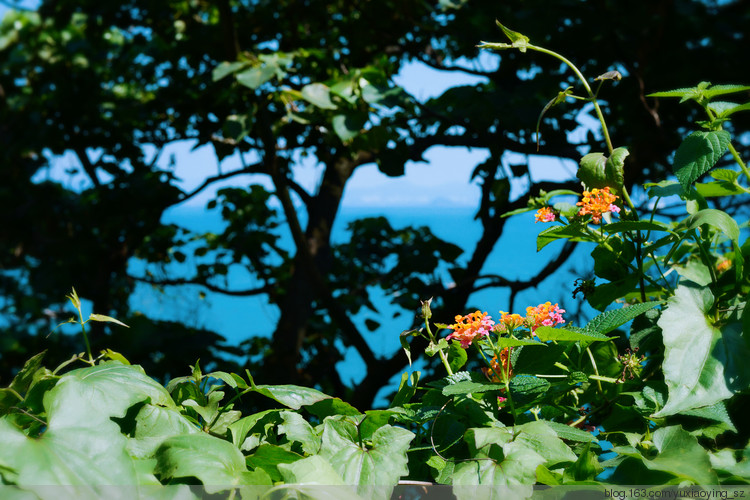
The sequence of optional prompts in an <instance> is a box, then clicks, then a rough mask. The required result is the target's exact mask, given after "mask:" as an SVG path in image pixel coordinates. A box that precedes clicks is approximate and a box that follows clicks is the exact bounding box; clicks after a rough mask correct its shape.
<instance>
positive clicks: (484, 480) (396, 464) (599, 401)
mask: <svg viewBox="0 0 750 500" xmlns="http://www.w3.org/2000/svg"><path fill="white" fill-rule="evenodd" d="M500 27H501V28H502V30H503V32H504V33H505V35H506V36H507V37H508V39H509V42H510V43H484V44H482V47H485V48H487V49H492V50H510V49H517V50H520V51H521V52H527V51H538V52H542V53H545V54H548V55H551V56H553V57H556V58H557V59H559V60H560V61H561V62H562V63H563V64H565V65H567V66H568V67H569V68H571V69H572V70H573V71H574V72H575V73H576V74H577V75H578V77H579V78H580V81H581V84H582V86H583V88H584V90H585V94H584V95H583V96H577V95H575V94H574V93H573V90H572V89H571V88H569V89H566V90H564V91H562V92H560V93H559V95H558V96H557V97H555V98H554V99H553V100H552V101H550V103H549V104H548V105H547V106H546V107H545V108H544V111H543V112H549V111H550V109H551V108H552V107H554V106H556V105H560V104H562V103H564V102H566V101H567V100H569V99H576V100H581V101H584V102H586V103H590V104H591V105H592V106H593V109H594V112H595V114H596V116H597V118H598V119H599V121H600V123H601V126H602V127H601V132H602V137H603V138H604V141H605V142H606V144H607V151H606V152H604V153H601V152H589V153H588V154H586V155H585V156H584V157H583V158H582V159H581V163H580V169H579V171H578V177H579V179H580V180H581V181H582V183H583V184H584V186H585V191H584V193H583V198H582V199H581V201H578V202H577V203H575V204H573V203H570V202H569V201H565V200H567V199H569V198H570V197H571V196H573V195H577V193H573V192H569V191H556V192H550V193H544V192H542V193H540V195H539V197H538V198H536V199H533V200H532V201H531V202H530V204H529V206H528V207H527V208H525V209H522V210H518V211H516V212H513V213H509V214H506V216H512V215H515V213H518V212H523V211H531V210H537V221H538V222H542V223H553V224H554V225H553V226H552V227H551V228H548V229H545V230H543V231H541V232H540V234H539V237H538V240H537V245H538V247H539V248H542V247H544V246H546V245H548V244H553V243H554V242H555V241H556V240H559V239H569V240H572V241H580V242H589V243H593V245H594V249H593V251H592V254H591V255H592V259H593V268H594V272H595V274H596V278H595V279H592V280H587V281H581V282H579V283H578V285H579V286H578V288H577V289H576V290H575V291H574V293H581V294H583V295H584V296H585V298H586V299H587V300H588V301H589V303H590V304H591V305H592V306H594V307H595V308H597V309H599V310H601V311H602V312H601V314H599V315H598V316H596V317H594V318H593V319H592V320H591V321H589V322H588V323H587V324H586V325H583V326H572V325H570V324H568V323H567V322H566V320H565V319H564V316H563V314H564V311H563V310H561V309H560V308H559V307H557V305H552V304H550V303H546V304H541V305H539V306H536V307H529V308H528V309H527V310H526V315H525V316H522V315H520V314H514V313H510V312H501V313H500V314H501V315H500V318H499V319H498V321H494V320H492V318H491V317H490V316H489V315H488V314H487V313H482V312H480V311H477V312H475V313H472V314H469V315H466V316H460V315H459V316H457V317H456V323H455V324H452V325H445V324H431V310H430V300H427V301H425V302H424V303H423V308H422V315H423V317H424V322H425V326H424V328H422V329H420V330H413V331H406V332H404V333H402V334H401V339H402V343H403V345H404V348H405V350H406V353H407V355H408V354H409V345H410V342H409V339H410V337H414V336H422V337H425V338H426V339H427V340H428V341H429V348H428V349H427V351H426V352H427V354H428V355H431V356H438V357H439V358H440V361H441V362H442V365H443V367H444V369H445V370H446V375H445V376H444V377H442V378H436V379H433V380H429V381H427V382H426V383H425V382H424V381H423V380H422V379H421V374H420V373H419V372H413V373H411V374H408V373H405V374H404V375H403V377H402V380H401V384H400V387H399V389H398V391H397V393H396V394H395V396H394V398H393V401H392V403H391V405H390V407H389V408H387V409H381V410H367V411H360V410H359V409H357V408H354V407H353V406H351V405H350V404H348V403H346V402H345V401H342V400H341V399H338V398H333V397H330V396H327V395H326V394H323V393H321V392H319V391H317V390H315V389H312V388H306V387H299V386H293V385H258V384H256V383H255V380H254V378H253V376H252V375H251V374H250V373H249V372H247V371H246V372H245V373H244V374H237V373H226V372H222V371H214V372H211V373H203V372H202V371H201V369H200V365H199V363H198V362H196V363H195V365H194V366H193V367H192V373H191V374H190V375H188V376H184V377H178V378H175V379H173V380H171V381H170V382H169V383H168V384H166V386H164V385H162V384H160V383H158V382H156V381H155V380H154V379H152V378H150V377H149V376H148V375H147V374H146V373H144V371H143V370H142V369H140V368H139V367H138V366H136V365H131V364H130V363H129V361H128V360H126V359H125V358H124V357H123V356H122V355H120V354H118V353H116V352H113V351H110V350H107V351H103V352H102V353H101V355H99V356H98V357H97V358H94V356H93V355H92V352H91V349H90V348H87V352H86V353H82V354H80V355H76V356H73V357H72V358H71V359H70V360H69V361H68V362H66V363H64V364H63V365H61V366H59V367H57V368H56V369H54V370H50V369H49V368H47V367H45V366H44V364H43V362H44V359H43V358H44V353H41V354H39V355H37V356H34V357H33V358H31V359H30V360H29V361H28V362H27V363H26V365H25V366H24V367H23V369H22V370H20V372H19V373H18V374H17V376H16V377H15V379H14V380H13V382H12V383H11V384H10V385H9V386H8V387H7V388H4V389H2V390H1V392H0V414H1V415H2V416H1V417H0V442H2V443H3V446H2V447H0V477H1V478H2V482H3V483H4V484H8V485H19V486H21V487H32V486H34V485H41V484H45V485H113V484H125V485H139V486H148V485H160V484H202V485H204V486H205V487H206V489H207V491H209V492H217V491H222V490H224V489H226V488H230V487H242V485H265V486H267V487H268V488H272V489H275V490H274V491H276V490H282V489H285V488H287V490H285V491H286V494H289V490H288V488H290V487H291V486H290V485H296V486H295V487H301V485H315V484H318V485H320V484H322V485H351V486H352V487H353V488H354V490H355V493H357V494H359V495H360V496H363V497H366V496H368V495H369V494H371V493H372V491H371V490H370V487H372V486H385V487H387V488H390V487H391V486H394V485H396V484H397V483H398V482H399V481H400V480H403V479H409V480H418V481H428V482H433V483H437V484H445V485H452V486H454V487H459V486H473V485H490V486H498V487H499V486H504V487H508V486H510V487H519V488H520V489H518V490H514V491H516V492H518V493H528V492H529V491H530V490H529V489H528V488H529V487H530V486H531V485H534V484H543V485H580V484H586V485H606V484H653V485H666V484H673V485H690V484H694V485H718V484H721V485H732V484H744V485H747V484H750V447H749V446H748V436H749V435H750V426H749V425H748V421H747V418H746V417H745V416H744V415H746V412H747V411H748V401H749V400H748V387H749V386H750V369H749V368H748V365H747V363H746V360H747V359H748V357H750V341H749V337H750V313H748V312H747V310H748V307H749V306H748V302H747V292H748V287H749V286H750V284H749V283H748V271H747V269H748V263H747V258H748V254H749V253H750V247H749V246H748V243H747V241H748V240H747V239H746V240H745V243H744V244H740V239H741V236H742V231H743V230H744V229H746V228H747V222H744V223H742V224H739V223H738V222H737V221H736V220H735V219H734V218H733V217H732V216H730V215H729V214H728V213H726V212H725V211H722V210H720V209H718V208H712V203H711V202H712V201H713V200H716V199H727V198H738V199H740V200H742V199H743V198H744V197H746V196H747V194H748V192H750V189H748V188H747V187H746V186H744V185H743V184H742V183H741V182H740V181H741V180H742V179H743V178H744V180H745V181H747V180H748V179H750V172H748V169H747V166H746V165H745V163H744V161H743V160H742V159H741V158H740V156H739V154H738V153H737V151H736V150H735V148H734V146H733V145H732V141H733V139H732V135H731V134H730V131H731V130H732V127H731V121H730V120H731V118H732V115H733V114H734V113H737V112H741V111H746V110H748V109H750V102H748V103H734V102H730V101H725V100H724V99H726V98H727V97H726V96H730V95H734V96H737V95H747V91H748V90H750V87H747V86H738V85H711V84H709V83H707V82H702V83H700V84H698V85H697V86H696V87H693V88H685V89H679V90H674V91H669V92H660V93H657V94H652V96H653V97H662V98H679V99H680V102H682V103H688V104H692V105H697V106H699V107H700V108H701V109H702V110H703V111H704V112H705V114H706V120H705V121H702V122H698V123H697V124H696V125H697V126H698V127H699V130H696V131H694V132H692V133H691V134H690V135H688V136H687V137H686V138H685V140H684V142H683V143H682V145H681V146H680V147H679V149H678V150H677V152H676V154H675V158H674V173H675V175H676V178H677V180H676V181H671V180H664V181H661V182H658V183H654V184H648V185H646V186H645V190H646V192H647V194H648V196H649V200H648V204H647V205H648V206H651V207H652V211H651V213H647V214H645V216H643V215H641V214H639V213H638V210H636V207H635V205H634V203H633V202H632V200H631V198H630V195H629V193H628V190H627V189H626V187H625V184H624V175H625V173H624V172H625V162H626V158H627V156H628V151H627V149H626V148H624V147H618V148H614V147H613V142H612V140H611V138H610V137H609V133H608V130H607V126H606V121H605V116H604V113H603V112H602V110H601V107H600V103H599V101H598V93H599V91H600V89H601V88H602V85H603V84H604V83H606V82H607V81H611V80H617V79H619V78H620V74H619V73H617V72H609V73H606V74H604V75H601V76H599V77H597V78H596V79H595V80H594V81H595V82H596V83H597V88H596V90H595V91H594V90H592V88H591V87H590V86H589V83H588V81H587V80H586V79H585V78H584V77H583V75H581V74H580V72H579V71H578V69H577V68H576V67H575V66H574V65H573V64H572V63H571V62H570V61H568V60H567V59H565V58H564V57H562V56H560V55H559V54H557V53H555V52H552V51H549V50H547V49H544V48H542V47H538V46H535V45H533V44H531V43H530V41H529V39H528V38H527V37H525V36H523V35H521V34H520V33H517V32H514V31H511V30H509V29H507V28H505V27H504V26H502V25H501V26H500ZM538 134H539V131H538V130H537V135H538ZM737 134H738V132H737V131H735V137H736V136H737ZM540 142H541V141H540ZM727 151H728V152H729V153H730V154H731V155H732V156H733V158H734V159H735V160H736V162H737V166H738V170H731V169H713V167H714V165H715V164H716V163H717V161H718V160H719V159H720V158H721V157H722V156H724V155H725V153H726V152H727ZM705 174H709V175H710V177H711V178H712V179H713V180H709V181H701V179H702V178H703V177H704V175H705ZM666 197H671V198H673V199H676V198H679V199H680V200H682V202H684V205H685V214H684V217H683V218H681V219H680V218H677V219H678V220H671V221H670V220H662V219H663V218H662V217H657V210H658V207H659V201H660V200H661V199H662V198H666ZM553 199H557V200H563V201H558V202H556V203H553ZM615 218H617V219H618V220H616V221H615ZM597 279H599V280H604V282H601V281H600V282H599V283H597V281H596V280H597ZM69 298H70V300H71V302H72V303H73V305H74V306H75V308H76V309H77V311H78V319H76V320H74V321H75V322H77V323H79V324H80V325H81V328H82V335H83V336H84V339H86V345H87V346H88V340H87V338H86V335H87V331H86V325H87V323H88V322H89V321H99V322H115V323H119V322H118V321H117V320H114V319H113V318H110V317H107V316H102V315H97V314H93V315H91V317H90V318H89V319H88V320H84V318H83V316H82V313H81V304H80V300H79V298H78V296H77V294H76V293H75V291H73V293H72V294H71V295H70V297H69ZM623 304H624V305H623ZM72 321H73V320H72ZM622 327H626V330H627V331H626V330H625V329H622ZM436 328H437V330H435V329H436ZM443 330H450V331H451V332H450V334H449V335H447V336H443V335H438V333H439V332H440V331H443ZM80 362H83V363H85V364H86V365H88V366H86V367H83V368H76V369H73V370H70V371H66V370H67V369H68V367H69V366H71V365H72V364H73V363H80ZM477 362H478V363H480V364H482V366H483V370H481V371H479V370H469V369H467V367H472V366H475V365H476V364H477ZM256 376H258V378H261V375H258V374H256ZM253 393H254V394H257V395H259V396H262V397H265V398H268V400H269V402H272V403H273V407H272V408H270V409H268V410H265V411H261V412H259V413H253V414H250V415H243V414H242V413H241V412H240V411H238V410H237V409H236V407H237V402H238V401H239V400H240V398H242V397H243V396H249V395H251V394H253ZM610 447H611V448H610ZM295 491H296V492H297V493H296V494H302V493H301V491H302V490H295ZM37 493H38V492H37ZM307 493H310V492H309V491H308V492H307ZM232 494H233V493H232ZM385 494H386V495H387V494H388V491H385Z"/></svg>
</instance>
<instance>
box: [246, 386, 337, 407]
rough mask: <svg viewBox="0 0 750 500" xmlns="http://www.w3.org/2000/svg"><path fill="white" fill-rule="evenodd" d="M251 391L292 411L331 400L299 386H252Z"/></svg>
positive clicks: (329, 397) (324, 395)
mask: <svg viewBox="0 0 750 500" xmlns="http://www.w3.org/2000/svg"><path fill="white" fill-rule="evenodd" d="M253 390H254V391H255V392H258V393H260V394H263V395H264V396H266V397H268V398H271V399H273V400H274V401H277V402H279V403H281V404H283V405H284V406H286V407H288V408H291V409H293V410H299V409H300V408H302V407H303V406H309V405H311V404H314V403H317V402H318V401H323V400H324V399H331V396H329V395H327V394H323V393H322V392H320V391H317V390H315V389H312V388H309V387H302V386H299V385H254V386H253Z"/></svg>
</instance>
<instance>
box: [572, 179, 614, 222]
mask: <svg viewBox="0 0 750 500" xmlns="http://www.w3.org/2000/svg"><path fill="white" fill-rule="evenodd" d="M615 201H617V195H614V194H612V193H610V192H609V187H605V188H602V189H592V190H591V191H584V192H583V199H581V201H579V202H578V203H576V205H577V206H579V207H581V208H580V210H578V215H580V216H584V215H586V214H591V222H593V223H594V224H600V223H601V221H602V215H603V214H605V213H607V212H613V213H616V214H618V213H620V207H618V206H617V205H615Z"/></svg>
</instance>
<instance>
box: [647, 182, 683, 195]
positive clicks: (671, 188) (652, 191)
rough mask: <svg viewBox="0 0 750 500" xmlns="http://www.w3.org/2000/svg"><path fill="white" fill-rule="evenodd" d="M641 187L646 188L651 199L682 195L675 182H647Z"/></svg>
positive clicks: (679, 187) (680, 188)
mask: <svg viewBox="0 0 750 500" xmlns="http://www.w3.org/2000/svg"><path fill="white" fill-rule="evenodd" d="M643 187H645V188H648V195H649V196H650V197H652V198H655V197H659V196H661V197H667V196H680V195H682V193H683V190H682V186H680V183H679V182H677V181H660V182H647V183H645V184H643Z"/></svg>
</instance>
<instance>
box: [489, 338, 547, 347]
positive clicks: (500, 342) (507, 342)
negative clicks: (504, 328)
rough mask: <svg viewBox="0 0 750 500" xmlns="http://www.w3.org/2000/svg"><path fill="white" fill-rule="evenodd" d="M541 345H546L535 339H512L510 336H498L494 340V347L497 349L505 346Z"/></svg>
mask: <svg viewBox="0 0 750 500" xmlns="http://www.w3.org/2000/svg"><path fill="white" fill-rule="evenodd" d="M527 345H528V346H542V347H547V344H543V343H541V342H539V341H537V340H522V339H513V338H510V337H500V338H499V339H497V340H495V347H497V348H498V349H505V348H506V347H518V346H527Z"/></svg>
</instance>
